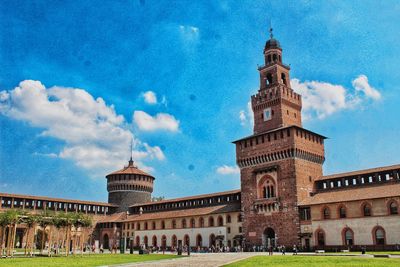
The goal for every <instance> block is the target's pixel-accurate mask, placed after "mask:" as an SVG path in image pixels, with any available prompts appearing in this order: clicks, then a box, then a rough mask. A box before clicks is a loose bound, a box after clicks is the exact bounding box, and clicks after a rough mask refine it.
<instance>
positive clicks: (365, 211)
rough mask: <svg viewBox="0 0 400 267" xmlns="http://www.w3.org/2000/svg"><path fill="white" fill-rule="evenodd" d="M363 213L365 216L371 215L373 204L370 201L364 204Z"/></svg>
mask: <svg viewBox="0 0 400 267" xmlns="http://www.w3.org/2000/svg"><path fill="white" fill-rule="evenodd" d="M363 215H364V216H371V205H369V204H368V203H365V204H364V205H363Z"/></svg>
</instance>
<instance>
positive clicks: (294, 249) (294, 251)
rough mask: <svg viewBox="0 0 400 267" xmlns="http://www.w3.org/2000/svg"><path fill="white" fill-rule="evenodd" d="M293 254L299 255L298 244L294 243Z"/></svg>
mask: <svg viewBox="0 0 400 267" xmlns="http://www.w3.org/2000/svg"><path fill="white" fill-rule="evenodd" d="M293 255H297V246H296V245H293Z"/></svg>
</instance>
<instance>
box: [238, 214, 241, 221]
mask: <svg viewBox="0 0 400 267" xmlns="http://www.w3.org/2000/svg"><path fill="white" fill-rule="evenodd" d="M237 221H238V222H241V221H242V215H241V214H238V216H237Z"/></svg>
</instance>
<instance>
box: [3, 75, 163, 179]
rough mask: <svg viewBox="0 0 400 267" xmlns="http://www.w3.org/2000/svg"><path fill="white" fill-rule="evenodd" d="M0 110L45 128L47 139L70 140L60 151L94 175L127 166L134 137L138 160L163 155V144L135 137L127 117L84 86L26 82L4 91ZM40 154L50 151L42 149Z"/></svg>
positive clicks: (51, 154) (63, 155) (9, 115)
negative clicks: (150, 142) (159, 145)
mask: <svg viewBox="0 0 400 267" xmlns="http://www.w3.org/2000/svg"><path fill="white" fill-rule="evenodd" d="M0 96H1V98H0V111H1V114H3V115H5V116H8V117H10V118H13V119H17V120H21V121H26V122H28V123H29V124H30V125H31V126H33V127H38V128H41V129H43V131H42V132H41V136H42V137H47V136H49V137H53V138H57V139H59V140H61V141H63V142H65V146H64V147H63V148H62V150H61V151H60V152H58V153H48V154H47V156H52V157H54V156H55V155H57V156H58V157H60V158H63V159H69V160H72V161H73V162H74V163H75V164H76V165H77V166H80V167H82V168H85V169H88V170H90V172H91V173H93V174H102V175H104V174H105V172H106V171H111V170H115V168H119V167H122V164H123V163H124V162H126V160H127V159H128V157H129V147H130V142H131V140H133V145H134V151H133V154H134V155H135V156H136V155H140V157H138V158H137V159H136V158H134V159H135V160H137V161H138V164H139V165H141V166H144V165H143V163H142V162H141V160H145V159H153V158H156V159H163V158H164V156H163V154H162V151H161V150H160V148H159V147H151V146H149V145H147V144H146V143H142V142H141V141H140V140H138V139H137V138H135V136H134V135H133V134H132V132H131V131H129V130H128V129H127V128H128V127H129V125H128V124H127V123H126V122H125V119H124V117H123V116H121V115H118V114H117V113H116V112H115V109H114V106H113V105H107V104H106V103H105V101H104V100H103V99H102V98H97V99H94V98H93V96H92V95H90V94H89V93H88V92H86V91H85V90H82V89H76V88H65V87H59V86H55V87H51V88H47V89H46V88H45V86H44V85H43V84H42V83H41V82H39V81H32V80H25V81H22V82H21V83H20V84H19V86H17V87H16V88H14V89H13V90H10V91H8V92H6V91H2V92H1V94H0ZM37 155H45V154H41V153H37Z"/></svg>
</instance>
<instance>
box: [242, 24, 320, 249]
mask: <svg viewBox="0 0 400 267" xmlns="http://www.w3.org/2000/svg"><path fill="white" fill-rule="evenodd" d="M270 34H271V35H270V39H269V40H268V41H267V42H266V44H265V48H264V59H265V65H264V66H261V67H259V68H258V71H259V73H260V88H259V90H258V92H257V94H256V95H253V96H252V97H251V106H252V109H253V112H254V133H253V135H251V136H248V137H246V138H243V139H240V140H237V141H235V142H234V143H235V144H236V162H237V164H238V166H239V167H240V176H241V194H242V212H243V216H244V220H243V233H244V242H245V243H246V244H248V245H264V246H277V245H285V246H293V245H294V244H299V243H300V237H301V236H300V216H302V218H303V219H307V216H309V210H307V209H305V210H299V208H298V203H299V202H301V201H302V200H304V199H305V198H307V197H309V195H310V193H311V192H312V190H313V180H314V179H315V178H316V177H320V176H322V164H323V162H324V160H325V157H324V139H325V137H324V136H321V135H319V134H316V133H314V132H311V131H309V130H306V129H304V128H302V122H301V108H302V102H301V96H300V95H299V94H297V93H295V92H294V91H293V89H292V88H291V86H290V76H289V72H290V67H289V66H287V65H285V64H283V63H282V48H281V46H280V43H279V42H278V40H276V39H274V38H273V35H272V29H270Z"/></svg>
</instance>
